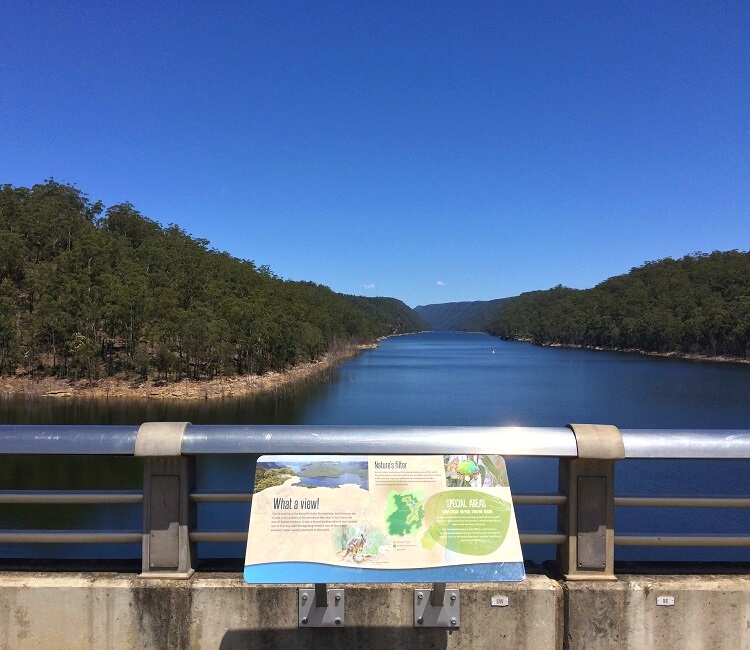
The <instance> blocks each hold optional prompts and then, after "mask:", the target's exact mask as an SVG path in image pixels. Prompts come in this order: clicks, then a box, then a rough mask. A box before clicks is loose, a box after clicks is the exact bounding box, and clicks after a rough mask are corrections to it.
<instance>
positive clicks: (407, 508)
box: [385, 491, 424, 537]
mask: <svg viewBox="0 0 750 650" xmlns="http://www.w3.org/2000/svg"><path fill="white" fill-rule="evenodd" d="M422 499H424V495H423V494H419V493H412V492H404V493H403V494H399V493H398V492H395V491H391V492H389V493H388V501H387V506H386V510H385V521H386V524H387V525H388V533H389V534H390V535H398V536H401V537H403V536H404V535H414V534H415V533H416V532H417V529H418V528H421V527H422V519H423V518H424V508H423V506H422Z"/></svg>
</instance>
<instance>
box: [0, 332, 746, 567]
mask: <svg viewBox="0 0 750 650" xmlns="http://www.w3.org/2000/svg"><path fill="white" fill-rule="evenodd" d="M149 420H187V421H191V422H194V423H214V424H221V423H225V424H230V423H236V424H239V423H271V424H301V425H304V424H390V425H400V424H403V425H497V426H507V425H521V426H563V425H565V424H566V423H568V422H593V423H608V424H615V425H617V426H619V427H621V428H659V429H663V428H691V429H693V428H698V429H699V428H706V429H750V365H740V364H724V363H713V362H703V361H686V360H677V359H664V358H657V357H645V356H640V355H635V354H625V353H614V352H600V351H588V350H572V349H561V348H541V347H537V346H534V345H531V344H526V343H511V342H505V341H501V340H499V339H496V338H493V337H490V336H487V335H484V334H466V333H455V332H450V333H440V332H438V333H424V334H418V335H411V336H401V337H392V338H389V339H386V340H384V341H381V342H380V344H379V347H378V348H376V349H373V350H368V351H365V352H363V353H361V354H360V355H359V356H357V357H355V358H353V359H351V360H349V361H348V362H346V363H345V364H344V365H342V366H341V367H340V368H338V369H337V370H335V371H333V372H332V373H331V374H330V376H328V377H326V378H325V379H323V380H320V381H315V382H309V383H307V384H304V385H302V386H298V387H296V388H294V389H288V390H285V391H283V392H280V393H278V394H275V395H270V396H264V397H261V398H253V399H232V400H224V401H221V402H169V403H166V404H165V403H157V402H151V401H143V400H109V401H99V402H91V401H82V400H75V399H71V400H49V399H48V400H44V399H21V398H15V399H8V398H6V399H2V400H0V422H1V423H58V424H63V423H69V424H74V423H108V424H124V423H129V424H130V423H140V422H144V421H149ZM131 461H132V459H127V458H122V459H111V462H110V461H107V464H106V467H104V465H102V463H101V462H100V461H97V460H92V459H83V458H78V459H70V461H63V460H62V459H60V458H56V459H49V458H47V459H30V458H21V457H13V458H7V457H6V458H2V459H0V463H1V464H2V466H0V489H20V488H24V487H34V488H37V489H39V488H49V489H51V488H57V487H67V488H68V489H70V488H79V489H81V488H83V487H86V485H87V482H88V481H91V480H96V481H98V482H97V484H96V485H93V486H91V487H92V488H93V487H95V488H98V489H101V488H104V487H112V488H123V487H131V488H137V487H139V485H140V483H139V481H140V476H139V472H138V466H137V463H136V462H131ZM63 465H64V467H63ZM748 465H749V464H748V462H747V461H621V462H620V463H618V466H617V474H616V481H617V491H618V494H622V495H626V494H661V495H678V496H679V495H691V494H697V493H701V494H706V495H714V496H725V495H736V496H747V495H748V494H750V471H748V470H749V469H750V468H749V467H748ZM65 468H67V469H65ZM508 471H509V475H510V479H511V487H512V489H513V490H515V491H517V492H547V491H556V489H557V478H556V472H557V464H556V461H553V460H547V459H538V460H532V459H514V458H510V459H508ZM251 476H252V469H251V467H250V465H249V463H248V461H247V459H242V458H230V457H217V458H201V459H200V461H199V466H198V483H199V485H198V489H199V490H226V491H238V490H241V489H247V490H250V489H251V486H250V482H251ZM71 481H72V485H71V484H67V485H66V483H70V482H71ZM102 481H103V482H104V484H102ZM19 482H21V483H23V484H19ZM39 508H41V507H39ZM48 510H49V509H48ZM517 510H518V512H517V514H518V519H519V526H520V528H521V529H522V530H526V531H536V530H547V531H550V530H553V529H554V528H555V521H554V509H552V508H549V509H547V508H528V507H527V508H518V509H517ZM247 516H248V513H247V507H246V506H244V507H243V506H240V505H236V504H228V505H222V506H215V505H212V506H210V508H209V507H203V506H201V507H200V508H199V512H198V517H199V526H200V528H202V529H237V530H239V529H242V528H243V527H246V525H247ZM0 517H2V521H0V527H2V528H9V527H10V528H12V527H14V526H18V527H21V526H27V525H29V524H30V522H32V521H34V522H36V523H35V524H33V526H32V527H37V528H38V527H49V528H58V527H61V526H62V525H64V523H63V520H62V519H61V518H58V517H56V516H54V515H51V514H49V513H48V512H47V514H45V512H44V511H43V510H41V509H38V510H35V508H29V507H25V508H24V509H20V508H16V507H15V506H14V507H6V508H4V511H3V514H2V515H0ZM50 517H51V520H50ZM616 517H617V519H616V529H617V531H618V533H634V532H642V531H644V530H648V531H649V532H660V533H663V534H671V533H690V532H693V533H700V532H703V533H707V534H708V533H710V534H717V533H727V534H738V533H744V534H748V533H750V513H749V512H748V511H747V510H744V511H743V510H740V509H725V510H721V511H706V510H700V509H678V508H668V509H658V510H651V509H648V508H618V510H617V513H616ZM39 518H44V519H46V520H47V525H46V526H44V525H40V524H39V523H38V520H39ZM71 526H75V527H86V526H89V527H102V526H103V527H109V528H123V529H131V530H133V529H138V528H139V527H140V513H139V511H138V509H137V508H130V509H129V508H123V509H122V511H121V512H119V511H118V513H117V514H115V513H113V509H111V508H110V509H105V508H99V509H97V508H90V509H88V510H87V511H86V512H83V511H81V512H80V514H79V515H77V516H76V521H74V523H73V524H71ZM4 550H5V551H7V552H8V553H6V555H7V554H10V555H14V556H18V555H19V554H20V555H21V556H32V555H48V554H49V553H50V552H51V551H55V552H56V553H59V554H61V555H64V556H70V554H71V553H73V554H80V553H81V552H82V551H80V549H78V550H76V549H70V548H64V547H59V548H58V549H51V548H49V547H48V548H46V549H29V548H26V549H18V548H15V547H14V548H12V549H9V548H6V549H4ZM107 552H110V551H107ZM117 552H118V553H121V554H122V555H125V556H131V555H132V556H137V555H138V553H139V552H140V551H139V549H133V548H128V547H127V546H123V547H122V548H120V549H118V550H117ZM200 552H201V554H202V555H204V556H210V555H230V556H231V555H236V556H238V557H239V556H241V555H242V554H243V551H242V549H241V548H240V545H209V544H205V545H202V548H201V549H200ZM87 553H88V554H89V555H91V554H92V553H93V554H96V555H98V554H99V553H104V550H103V549H97V550H89V551H87ZM552 553H553V551H552V550H551V549H548V548H539V547H530V548H529V549H528V550H527V556H530V557H531V559H538V560H540V559H545V557H551V555H552ZM748 556H750V552H748V550H747V549H728V550H726V549H713V548H704V549H689V548H685V549H668V548H658V549H637V548H631V547H624V548H618V549H617V558H618V559H706V560H711V559H722V560H723V559H744V560H746V559H748Z"/></svg>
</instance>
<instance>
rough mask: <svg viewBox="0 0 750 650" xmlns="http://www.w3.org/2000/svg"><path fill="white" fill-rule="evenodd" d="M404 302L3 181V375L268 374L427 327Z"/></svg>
mask: <svg viewBox="0 0 750 650" xmlns="http://www.w3.org/2000/svg"><path fill="white" fill-rule="evenodd" d="M425 327H426V325H425V323H424V322H423V321H421V319H420V318H419V317H418V316H417V315H416V314H415V313H414V312H413V311H412V310H411V309H409V308H408V307H407V306H406V305H405V304H403V303H402V302H400V301H397V300H393V299H387V298H374V299H370V298H360V297H354V296H344V295H340V294H337V293H335V292H333V291H331V290H330V289H328V288H327V287H324V286H320V285H316V284H313V283H309V282H292V281H283V280H281V279H280V278H278V277H276V276H275V275H274V274H273V273H272V272H271V271H270V270H269V269H268V268H266V267H260V268H258V267H256V265H255V264H254V263H253V262H251V261H246V260H240V259H237V258H235V257H232V256H231V255H229V254H227V253H222V252H218V251H216V250H212V249H211V248H210V244H209V242H208V241H206V240H204V239H196V238H193V237H191V236H190V235H188V234H187V233H186V232H184V231H183V230H181V229H180V228H179V227H178V226H176V225H170V226H168V227H162V226H161V225H160V224H159V223H157V222H156V221H152V220H151V219H148V218H146V217H144V216H143V215H141V214H140V213H139V212H138V211H137V210H136V209H135V208H134V207H133V206H132V205H130V204H128V203H123V204H119V205H114V206H111V207H109V208H107V209H106V210H105V209H104V206H103V205H102V204H101V203H100V202H94V203H92V202H91V201H90V200H89V199H88V197H87V196H86V195H85V194H83V193H82V192H81V191H80V190H79V189H77V188H75V187H72V186H70V185H64V184H60V183H57V182H55V181H53V180H50V181H47V182H46V183H43V184H39V185H35V186H34V187H32V188H25V187H12V186H10V185H4V186H2V188H1V189H0V374H13V373H18V372H22V373H27V374H31V375H34V376H40V375H54V376H57V377H63V378H66V377H70V378H82V377H87V378H97V377H100V376H113V375H120V376H122V375H125V376H129V377H141V378H146V377H149V376H158V377H162V378H165V379H178V378H181V377H190V378H196V379H202V378H211V377H214V376H217V375H220V376H224V375H232V374H240V375H242V374H249V373H250V374H252V373H263V372H265V371H267V370H272V369H282V368H286V367H289V366H292V365H294V364H297V363H299V362H303V361H310V360H313V359H316V358H318V357H319V356H320V355H322V354H323V353H325V352H326V351H327V350H329V349H330V348H331V347H332V346H335V345H337V344H342V343H346V344H348V343H350V342H355V343H356V342H364V341H372V340H374V339H375V338H377V337H379V336H384V335H389V334H394V333H403V332H410V331H416V330H420V329H424V328H425Z"/></svg>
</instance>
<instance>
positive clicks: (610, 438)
mask: <svg viewBox="0 0 750 650" xmlns="http://www.w3.org/2000/svg"><path fill="white" fill-rule="evenodd" d="M568 427H569V428H570V429H572V430H573V433H574V434H575V437H576V444H577V447H578V457H577V458H561V459H560V473H559V485H560V490H561V491H564V492H565V493H566V494H567V495H568V499H567V505H566V507H565V508H561V509H560V511H559V513H560V514H559V525H560V529H561V530H563V531H565V534H566V538H567V539H566V541H565V543H564V544H563V545H562V546H560V547H558V552H557V563H558V566H559V568H560V570H561V571H562V573H563V575H564V576H565V578H566V579H567V580H615V579H616V578H615V574H614V564H615V534H614V527H615V501H614V498H615V462H616V461H617V460H618V459H620V458H624V457H625V448H624V445H623V442H622V435H621V434H620V431H619V429H617V427H614V426H611V425H600V424H569V425H568Z"/></svg>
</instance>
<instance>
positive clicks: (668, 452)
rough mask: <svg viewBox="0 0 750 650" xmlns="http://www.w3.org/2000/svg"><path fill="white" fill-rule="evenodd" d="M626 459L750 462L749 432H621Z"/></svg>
mask: <svg viewBox="0 0 750 650" xmlns="http://www.w3.org/2000/svg"><path fill="white" fill-rule="evenodd" d="M620 433H621V434H622V442H623V445H624V446H625V458H750V431H747V430H739V429H621V430H620Z"/></svg>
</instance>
